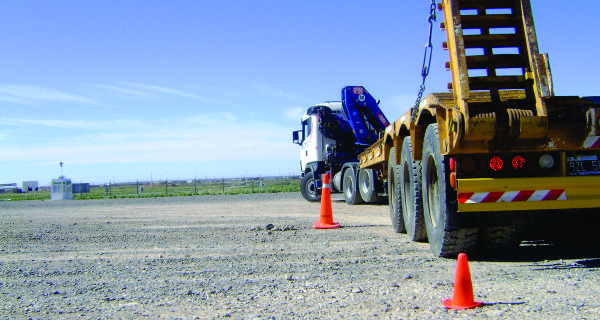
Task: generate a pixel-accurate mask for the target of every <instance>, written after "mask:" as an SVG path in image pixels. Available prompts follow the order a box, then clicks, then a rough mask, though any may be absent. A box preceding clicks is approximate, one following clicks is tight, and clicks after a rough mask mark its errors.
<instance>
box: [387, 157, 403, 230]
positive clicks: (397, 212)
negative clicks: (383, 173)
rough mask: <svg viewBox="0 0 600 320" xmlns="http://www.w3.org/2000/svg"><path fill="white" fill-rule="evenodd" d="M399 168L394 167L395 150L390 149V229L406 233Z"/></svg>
mask: <svg viewBox="0 0 600 320" xmlns="http://www.w3.org/2000/svg"><path fill="white" fill-rule="evenodd" d="M398 170H399V166H398V165H396V148H394V147H392V149H390V157H389V159H388V197H389V201H390V203H389V206H390V218H391V220H392V228H393V229H394V231H395V232H396V233H401V232H406V228H405V226H404V215H403V214H402V203H401V199H402V196H401V195H400V190H401V189H400V183H399V181H401V180H400V179H399V178H398Z"/></svg>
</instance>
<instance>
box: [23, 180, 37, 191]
mask: <svg viewBox="0 0 600 320" xmlns="http://www.w3.org/2000/svg"><path fill="white" fill-rule="evenodd" d="M22 185H23V192H32V191H39V189H40V186H39V184H38V182H37V181H23V184H22Z"/></svg>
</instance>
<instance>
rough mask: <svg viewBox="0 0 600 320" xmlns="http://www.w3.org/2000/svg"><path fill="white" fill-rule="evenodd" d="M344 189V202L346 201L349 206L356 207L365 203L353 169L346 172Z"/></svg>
mask: <svg viewBox="0 0 600 320" xmlns="http://www.w3.org/2000/svg"><path fill="white" fill-rule="evenodd" d="M342 188H343V189H344V200H346V203H347V204H351V205H355V204H361V203H362V202H363V199H362V198H361V197H360V193H359V192H358V183H357V181H356V174H354V169H353V168H348V169H346V171H344V179H343V186H342Z"/></svg>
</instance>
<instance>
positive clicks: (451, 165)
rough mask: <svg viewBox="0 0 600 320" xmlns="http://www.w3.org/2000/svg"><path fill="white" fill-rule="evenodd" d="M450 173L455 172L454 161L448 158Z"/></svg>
mask: <svg viewBox="0 0 600 320" xmlns="http://www.w3.org/2000/svg"><path fill="white" fill-rule="evenodd" d="M450 171H453V172H456V160H454V158H450Z"/></svg>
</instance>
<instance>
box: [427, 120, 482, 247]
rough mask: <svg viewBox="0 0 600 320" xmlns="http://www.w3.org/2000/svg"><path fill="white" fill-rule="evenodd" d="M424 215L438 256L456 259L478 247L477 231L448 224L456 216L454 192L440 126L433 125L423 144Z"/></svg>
mask: <svg viewBox="0 0 600 320" xmlns="http://www.w3.org/2000/svg"><path fill="white" fill-rule="evenodd" d="M421 167H422V170H423V171H422V182H423V184H422V192H423V215H424V216H425V226H426V228H427V238H428V239H429V247H430V249H431V252H432V253H433V254H434V255H435V256H437V257H446V258H450V257H456V256H457V255H458V254H459V253H461V252H464V253H468V252H472V251H473V250H475V249H476V248H477V239H478V235H479V230H478V229H477V228H464V229H451V228H449V226H448V221H449V220H450V218H453V215H454V214H456V209H455V208H454V206H453V204H452V203H450V199H452V198H451V197H449V196H448V194H449V193H450V194H451V193H452V192H454V189H452V188H450V187H449V186H448V184H447V180H446V165H445V161H444V157H443V156H442V154H441V152H440V140H439V133H438V125H437V124H430V125H429V126H428V127H427V130H426V131H425V139H424V142H423V160H421Z"/></svg>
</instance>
